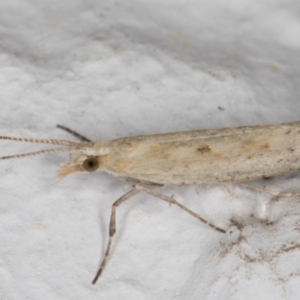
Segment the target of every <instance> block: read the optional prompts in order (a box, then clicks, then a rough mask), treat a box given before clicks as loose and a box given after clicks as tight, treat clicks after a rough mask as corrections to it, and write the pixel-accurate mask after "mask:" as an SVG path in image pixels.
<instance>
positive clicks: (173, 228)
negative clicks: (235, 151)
mask: <svg viewBox="0 0 300 300" xmlns="http://www.w3.org/2000/svg"><path fill="white" fill-rule="evenodd" d="M299 50H300V5H299V3H298V2H297V1H292V0H289V1H287V0H285V1H283V0H277V1H274V0H272V1H271V0H263V1H262V0H260V1H253V0H252V1H250V0H239V1H226V2H225V1H201V2H200V1H180V0H172V1H171V0H167V1H126V2H125V1H124V2H121V1H119V2H117V1H114V2H113V1H83V0H82V1H78V0H77V1H76V0H72V1H66V0H65V1H51V2H50V1H44V0H38V1H33V0H32V1H28V0H27V1H26V0H22V1H20V0H15V1H11V0H10V1H7V0H2V1H1V2H0V85H1V89H0V105H1V110H0V134H2V135H15V136H26V137H40V138H42V137H43V138H67V139H72V137H70V136H68V135H67V134H66V133H64V132H62V131H59V130H58V129H55V125H56V124H64V125H67V126H69V127H71V128H74V129H75V130H77V131H79V132H81V133H82V134H84V135H86V136H88V137H90V138H91V139H95V140H96V139H113V138H117V137H121V136H130V135H138V134H154V133H162V132H168V131H178V130H191V129H199V128H208V127H224V126H239V125H248V124H253V125H254V124H265V123H276V122H284V121H291V120H297V119H299V115H300V101H299V95H300V84H299V80H300V76H299V75H300V71H299V70H300V59H299ZM218 107H220V108H222V109H224V110H221V109H220V108H218ZM40 148H41V147H39V146H38V145H27V144H19V143H8V142H4V141H1V145H0V155H8V154H14V153H21V152H26V151H32V150H36V149H40ZM65 159H66V156H64V155H53V156H41V157H35V158H27V159H19V160H12V161H2V162H1V163H0V180H1V183H0V189H1V201H0V299H5V300H11V299H57V300H60V299H72V300H74V299H151V300H152V299H185V300H188V299H264V300H267V299H272V300H274V299H299V295H300V284H299V283H300V276H299V274H300V251H299V245H300V232H299V220H300V216H299V212H300V207H299V200H297V199H288V200H287V199H285V200H284V199H280V201H273V202H271V203H270V202H267V201H268V199H269V197H268V196H266V195H260V194H257V193H253V192H250V191H245V190H243V189H239V188H234V187H232V188H231V193H228V192H227V191H226V189H224V188H223V187H199V188H198V193H199V194H197V192H196V191H195V188H194V187H187V188H176V189H173V188H164V189H163V191H164V192H165V193H166V194H169V195H170V194H174V195H175V196H176V198H177V199H178V200H180V201H181V202H182V203H184V204H186V205H187V206H189V207H190V208H191V209H194V210H195V211H197V212H199V213H201V215H202V216H204V217H206V218H208V219H210V220H211V221H213V222H215V223H216V224H218V225H219V226H223V227H224V228H229V229H228V233H227V234H226V235H222V234H219V233H217V232H215V231H213V230H212V229H210V228H207V227H206V226H204V225H203V224H201V223H199V222H198V221H197V220H193V219H192V218H191V217H190V216H188V215H186V214H185V213H184V212H182V211H180V210H179V209H177V208H176V207H169V206H168V205H167V204H165V203H163V202H162V201H159V200H156V199H152V198H151V197H149V196H146V195H140V196H137V197H135V198H134V199H132V200H130V201H128V203H126V204H124V205H123V206H122V207H121V208H120V210H119V211H118V216H117V217H118V220H117V221H118V223H117V226H118V227H117V229H118V231H117V235H116V239H115V243H114V245H113V250H112V254H111V257H110V259H109V262H108V265H107V268H106V269H105V272H104V274H103V276H102V278H100V280H99V282H98V283H97V285H95V286H93V285H91V284H90V283H91V281H92V279H93V276H94V275H95V273H96V271H97V268H98V266H99V264H100V260H101V257H102V256H103V253H104V249H105V246H106V242H107V238H108V222H109V217H110V208H111V204H112V203H113V201H114V200H116V199H117V198H118V197H119V196H121V195H122V194H123V193H124V192H126V191H127V190H128V189H129V186H128V185H126V184H124V183H123V182H120V181H119V180H117V179H115V178H113V177H111V176H109V175H106V174H81V175H73V176H70V177H68V178H66V179H64V180H62V181H56V180H55V171H56V169H57V167H58V165H59V164H60V163H61V162H63V161H64V160H65ZM298 178H299V176H298ZM265 183H267V184H268V186H270V187H271V188H273V189H279V190H286V189H288V190H290V189H292V188H297V187H298V186H299V181H298V180H297V178H290V179H289V180H287V179H285V180H280V179H278V180H273V181H268V182H262V183H261V184H265ZM252 215H253V216H254V217H253V216H252ZM231 218H234V219H235V220H236V221H238V222H239V224H240V225H242V227H239V226H234V225H230V219H231ZM268 218H269V219H271V220H273V221H274V224H273V225H269V226H267V225H265V224H264V223H263V222H261V221H259V219H262V220H265V219H268Z"/></svg>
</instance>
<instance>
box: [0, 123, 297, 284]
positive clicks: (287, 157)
mask: <svg viewBox="0 0 300 300" xmlns="http://www.w3.org/2000/svg"><path fill="white" fill-rule="evenodd" d="M58 127H59V128H61V129H63V130H65V131H67V132H68V133H71V134H72V135H74V136H75V137H76V138H79V139H80V140H81V141H82V142H80V143H78V142H72V141H65V140H53V139H26V138H15V137H7V136H0V139H5V140H13V141H20V142H30V143H40V144H52V145H56V146H57V148H50V149H44V150H40V151H36V152H30V153H25V154H17V155H10V156H4V157H1V158H0V159H8V158H20V157H26V156H32V155H37V154H47V153H58V152H65V153H69V154H70V159H69V161H67V162H66V163H64V164H63V165H61V166H60V168H59V170H58V173H57V176H58V177H59V178H62V177H65V176H67V175H69V174H71V173H76V172H85V171H87V172H94V171H97V170H98V171H106V172H108V173H111V174H113V175H114V176H117V177H123V178H125V179H126V180H129V181H130V182H131V183H133V186H132V189H131V190H130V191H129V192H127V193H125V194H124V195H123V196H121V197H120V198H119V199H118V200H117V201H115V202H114V203H113V205H112V210H111V220H110V226H109V240H108V244H107V247H106V251H105V255H104V258H103V260H102V262H101V265H100V268H99V270H98V272H97V275H96V277H95V278H94V280H93V283H96V281H97V280H98V278H99V277H100V275H101V274H102V272H103V270H104V268H105V266H106V262H107V260H108V257H109V254H110V248H111V244H112V241H113V236H114V234H115V232H116V210H117V207H118V206H119V205H121V204H122V203H123V202H125V201H126V200H128V199H130V198H131V197H133V196H134V195H136V194H137V193H139V192H141V191H143V192H145V193H148V194H149V195H152V196H154V197H156V198H158V199H160V200H163V201H165V202H167V203H170V204H175V205H176V206H178V207H179V208H181V209H183V210H184V211H186V212H187V213H189V214H190V215H192V216H193V217H195V218H197V219H198V220H200V221H201V222H203V223H205V224H207V225H208V226H210V227H212V228H214V229H216V230H218V231H220V232H225V230H224V229H223V228H220V227H218V226H216V225H214V224H212V223H210V222H209V221H207V220H205V219H203V218H202V217H201V216H200V215H199V214H197V213H195V212H193V211H191V210H190V209H188V208H187V207H185V206H184V205H182V204H180V203H179V202H178V201H176V200H175V199H174V198H173V196H171V197H169V196H166V195H164V194H161V193H159V192H158V191H157V190H156V189H155V187H157V186H162V185H185V184H224V183H225V184H226V183H232V182H233V183H239V182H246V181H248V180H254V179H259V178H263V177H270V176H275V175H279V174H284V173H288V172H291V171H295V170H298V169H299V168H300V160H299V157H300V138H299V137H300V122H290V123H283V124H278V125H261V126H244V127H236V128H222V129H203V130H196V131H186V132H174V133H167V134H157V135H144V136H136V137H126V138H120V139H115V140H112V141H108V142H105V141H97V142H91V141H90V140H89V139H87V138H86V137H84V136H82V135H81V134H79V133H77V132H75V131H73V130H71V129H69V128H67V127H65V126H61V125H58ZM277 194H278V193H276V195H277ZM280 195H282V196H289V195H290V194H289V195H288V194H287V193H286V194H280Z"/></svg>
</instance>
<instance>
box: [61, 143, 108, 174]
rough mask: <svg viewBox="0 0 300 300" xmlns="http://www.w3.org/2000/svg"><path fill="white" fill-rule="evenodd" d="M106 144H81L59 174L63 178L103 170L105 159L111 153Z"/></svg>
mask: <svg viewBox="0 0 300 300" xmlns="http://www.w3.org/2000/svg"><path fill="white" fill-rule="evenodd" d="M105 144H106V143H105V142H96V143H88V144H81V145H79V146H77V147H76V149H73V151H72V152H71V154H70V159H69V161H67V162H66V163H64V164H62V165H61V166H60V168H59V170H58V172H57V177H58V178H63V177H65V176H67V175H69V174H72V173H75V172H95V171H97V170H98V171H99V170H101V169H102V166H103V159H104V157H105V156H107V155H108V153H109V152H110V148H109V147H107V146H106V145H105Z"/></svg>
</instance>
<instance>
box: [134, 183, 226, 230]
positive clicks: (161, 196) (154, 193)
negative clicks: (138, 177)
mask: <svg viewBox="0 0 300 300" xmlns="http://www.w3.org/2000/svg"><path fill="white" fill-rule="evenodd" d="M133 187H134V188H135V189H137V190H139V191H143V192H145V193H147V194H149V195H152V196H154V197H155V198H158V199H161V200H163V201H166V202H168V203H170V204H175V205H177V206H178V207H180V208H181V209H183V210H184V211H186V212H187V213H189V214H190V215H192V216H193V217H195V218H196V219H198V220H200V221H201V222H203V223H204V224H206V225H208V226H209V227H211V228H213V229H215V230H217V231H219V232H222V233H225V232H226V230H224V229H223V228H220V227H218V226H215V225H214V224H212V223H210V222H208V221H207V220H205V219H203V218H202V217H201V216H200V215H198V214H196V213H195V212H193V211H192V210H190V209H188V208H187V207H186V206H184V205H182V204H181V203H179V202H177V201H176V200H175V199H174V198H173V196H172V197H169V196H166V195H164V194H161V193H159V192H157V191H155V190H153V189H149V188H147V187H146V186H143V185H138V184H136V185H134V186H133Z"/></svg>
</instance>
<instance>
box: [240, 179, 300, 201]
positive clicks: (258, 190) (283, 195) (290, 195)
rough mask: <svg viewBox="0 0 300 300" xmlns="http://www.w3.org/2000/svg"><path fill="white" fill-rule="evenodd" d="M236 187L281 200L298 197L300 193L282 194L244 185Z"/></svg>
mask: <svg viewBox="0 0 300 300" xmlns="http://www.w3.org/2000/svg"><path fill="white" fill-rule="evenodd" d="M238 185H240V186H242V187H245V188H246V189H250V190H254V191H257V192H260V193H264V194H268V195H272V196H276V197H283V198H290V197H299V196H300V193H294V192H291V193H283V192H277V191H272V190H269V189H264V188H260V187H256V186H253V185H250V184H246V183H239V184H238Z"/></svg>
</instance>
